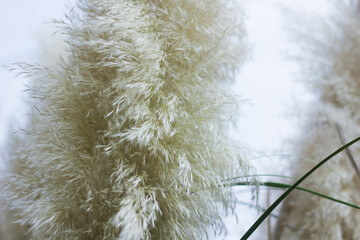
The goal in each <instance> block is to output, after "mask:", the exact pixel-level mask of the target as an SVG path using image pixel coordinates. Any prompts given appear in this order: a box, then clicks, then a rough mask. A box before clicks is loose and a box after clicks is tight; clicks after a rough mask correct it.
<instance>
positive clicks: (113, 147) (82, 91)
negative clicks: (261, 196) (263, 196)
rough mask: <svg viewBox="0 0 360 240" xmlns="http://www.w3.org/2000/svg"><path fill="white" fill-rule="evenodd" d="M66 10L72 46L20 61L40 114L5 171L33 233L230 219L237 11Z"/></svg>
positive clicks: (112, 232) (144, 235)
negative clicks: (56, 55)
mask: <svg viewBox="0 0 360 240" xmlns="http://www.w3.org/2000/svg"><path fill="white" fill-rule="evenodd" d="M66 19H67V20H66V21H58V22H57V23H58V24H59V26H60V28H59V30H60V32H62V33H63V34H64V37H65V39H66V43H67V51H68V53H67V56H66V59H63V60H61V61H60V63H59V64H58V65H57V66H55V67H52V66H49V67H45V66H42V65H37V64H18V65H19V66H20V69H21V70H20V71H21V72H22V73H23V74H25V75H26V76H28V77H29V78H30V79H31V83H30V88H29V94H30V96H31V104H32V105H34V106H36V111H38V121H36V123H34V124H32V127H31V128H29V130H26V131H25V143H24V144H23V145H22V147H21V148H18V150H17V151H16V153H15V154H13V156H12V160H11V161H10V163H9V167H8V169H9V170H8V173H7V174H6V176H5V177H4V178H3V180H2V192H3V195H4V199H5V200H6V206H8V208H9V209H11V210H12V211H16V212H17V214H18V216H19V223H21V224H22V225H24V226H27V227H28V232H29V235H30V237H31V238H32V239H126V240H138V239H160V240H161V239H201V238H203V237H204V235H205V234H206V232H207V230H208V227H209V226H210V227H212V228H213V229H214V231H216V232H220V231H222V230H223V227H224V226H223V223H222V221H221V218H220V216H219V214H218V211H217V208H216V204H215V200H216V199H220V200H222V202H223V204H224V206H225V208H232V207H233V205H231V204H230V203H229V201H228V200H229V199H230V198H232V197H233V194H232V192H231V189H229V188H224V187H222V186H221V181H222V180H223V179H225V178H228V177H232V176H234V175H235V174H244V173H245V172H246V171H247V169H248V165H247V164H246V162H245V161H243V160H242V159H241V158H240V154H239V150H238V148H236V147H235V146H234V144H232V143H231V142H230V140H229V139H228V137H227V134H226V127H225V126H226V124H225V120H228V119H230V118H232V116H234V114H236V113H237V105H236V102H237V99H236V98H235V97H234V96H233V95H232V94H231V92H230V91H229V86H228V85H229V83H231V82H232V79H233V77H234V74H235V73H236V71H237V68H238V65H239V64H240V63H241V61H242V60H243V59H244V52H245V45H244V41H243V36H244V30H243V27H242V23H241V20H239V19H238V18H236V17H235V14H234V11H233V10H231V9H230V7H229V5H228V4H227V3H225V1H221V0H151V1H150V0H145V1H130V0H116V1H114V0H79V2H78V4H77V6H76V7H74V8H73V9H72V11H71V12H70V13H69V15H68V16H67V17H66ZM236 19H237V20H236ZM13 166H20V168H19V167H13Z"/></svg>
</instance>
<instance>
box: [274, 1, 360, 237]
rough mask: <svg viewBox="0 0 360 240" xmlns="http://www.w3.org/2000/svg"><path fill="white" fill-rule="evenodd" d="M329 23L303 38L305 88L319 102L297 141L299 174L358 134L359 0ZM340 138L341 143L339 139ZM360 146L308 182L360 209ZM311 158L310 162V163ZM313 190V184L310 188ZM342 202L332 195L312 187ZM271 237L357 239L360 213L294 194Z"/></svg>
mask: <svg viewBox="0 0 360 240" xmlns="http://www.w3.org/2000/svg"><path fill="white" fill-rule="evenodd" d="M336 7H337V8H336V13H335V14H334V15H332V18H331V19H330V20H327V21H324V22H322V23H321V24H319V25H316V26H317V27H314V23H311V24H312V30H314V31H310V32H309V31H308V32H307V33H306V34H304V33H303V34H302V37H303V40H305V41H304V42H303V43H305V44H304V46H305V48H307V51H306V53H305V54H304V56H303V58H302V63H303V66H304V70H305V71H304V72H305V74H306V79H307V80H309V79H310V81H309V86H311V88H312V89H313V90H314V91H315V93H316V94H317V95H318V97H319V98H318V101H319V103H315V104H313V105H312V107H311V108H309V109H310V110H309V113H308V114H307V115H308V116H307V119H306V120H305V121H306V123H305V124H304V126H303V129H304V130H303V134H302V136H301V138H300V139H299V140H298V141H297V142H296V143H295V145H296V147H294V149H295V153H296V154H297V156H298V161H297V162H296V163H295V164H294V166H293V172H294V175H295V176H296V177H300V176H302V175H303V174H304V173H305V172H306V171H308V170H310V168H311V167H313V166H314V165H315V162H314V161H315V160H316V161H319V160H321V159H323V158H325V157H326V156H327V155H329V154H330V153H331V152H333V151H334V150H336V149H338V148H339V147H340V146H341V145H343V144H344V142H349V141H350V140H352V139H354V138H355V137H358V136H359V135H360V114H359V106H360V95H359V93H360V68H359V66H360V9H359V3H358V2H357V1H340V2H338V3H337V5H336ZM341 138H344V140H341ZM359 154H360V147H359V144H356V145H354V146H353V147H351V149H350V153H346V152H342V153H341V154H339V155H338V156H336V157H335V158H333V159H331V160H330V161H329V162H328V163H327V164H326V165H325V166H323V167H322V168H320V169H319V170H318V171H316V172H315V173H313V175H312V176H310V178H309V179H308V180H310V181H313V182H315V183H318V184H321V185H324V186H326V187H328V188H330V189H332V190H334V192H336V193H338V194H340V195H343V196H345V197H346V198H345V199H344V198H342V199H344V200H345V201H348V202H353V203H355V204H357V205H360V201H359V199H360V187H359V186H360V178H359V176H358V175H357V174H356V171H355V169H354V167H352V164H351V162H350V160H351V158H354V160H355V163H356V165H358V166H359V165H360V158H359V156H360V155H359ZM312 160H314V161H312ZM309 188H312V189H314V185H311V186H310V185H309ZM315 190H317V191H319V192H321V193H324V194H326V195H330V196H333V197H335V198H341V197H339V195H336V194H335V193H334V192H329V191H326V190H324V189H322V188H319V189H315ZM281 215H282V216H281V219H282V220H280V223H279V225H278V228H277V230H276V235H277V236H276V237H275V239H284V240H285V239H286V240H289V239H296V240H300V239H327V240H339V239H360V229H359V227H358V223H359V222H360V211H358V210H354V209H352V208H350V207H347V206H344V205H341V204H338V203H335V202H332V201H329V200H326V199H322V198H319V197H317V196H312V195H309V194H306V193H303V192H294V193H293V194H292V195H291V196H290V198H289V199H288V200H287V201H286V202H285V204H284V206H283V209H282V211H281ZM285 224H286V225H285Z"/></svg>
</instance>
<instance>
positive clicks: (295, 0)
mask: <svg viewBox="0 0 360 240" xmlns="http://www.w3.org/2000/svg"><path fill="white" fill-rule="evenodd" d="M69 2H74V0H72V1H65V0H51V1H49V0H31V1H30V0H0V32H1V37H0V66H2V65H9V64H11V63H14V62H18V61H24V62H29V63H33V62H36V61H38V59H39V53H40V46H41V44H43V43H44V42H45V43H46V42H48V41H50V40H47V39H51V37H50V36H49V33H50V32H51V31H50V30H49V29H50V27H49V26H48V25H47V24H44V23H45V22H49V21H51V20H52V19H55V18H58V19H59V18H62V17H63V15H64V13H66V12H67V8H66V7H65V3H69ZM239 2H240V3H242V5H243V6H244V12H245V14H246V21H245V23H246V28H247V31H248V42H249V43H250V46H251V49H252V51H251V52H250V54H249V60H248V61H247V63H245V64H244V65H243V67H242V71H241V74H240V75H239V76H238V81H237V83H236V84H235V86H234V89H235V91H236V92H237V93H238V94H239V95H241V96H242V97H243V98H245V99H247V100H248V102H249V103H248V104H247V105H246V106H243V108H242V112H243V116H241V118H240V120H239V131H238V132H237V133H232V136H233V137H234V138H236V139H238V140H240V141H241V143H242V144H244V145H246V146H248V147H249V148H251V149H252V152H251V154H250V156H251V158H254V159H253V160H252V161H251V162H252V163H253V165H254V166H255V167H256V168H257V169H258V172H259V173H279V172H282V173H286V172H287V171H286V169H287V168H288V167H289V165H290V163H289V162H287V161H286V160H285V159H280V158H278V157H265V156H266V155H271V154H279V153H281V154H284V153H285V154H291V153H289V152H288V150H287V149H286V144H284V143H286V142H287V140H288V139H291V138H293V137H294V136H296V134H297V132H298V128H297V126H296V125H297V123H296V121H294V119H292V118H290V117H289V113H291V112H292V111H294V109H293V108H294V107H296V106H303V105H304V104H306V102H307V101H308V99H310V98H311V95H310V94H309V93H308V92H307V91H306V89H305V88H304V87H303V86H302V84H301V82H299V81H297V80H298V79H299V77H300V76H301V75H300V74H299V67H298V66H297V64H296V63H295V62H293V61H290V60H289V59H287V57H286V54H291V53H292V52H293V51H298V49H296V45H295V44H294V43H292V42H290V41H289V38H288V35H289V33H288V32H286V31H285V27H286V25H287V24H288V23H289V22H290V21H289V19H287V17H288V15H286V14H284V12H287V11H288V10H285V9H286V8H284V7H288V8H289V9H295V10H296V11H303V12H304V13H307V12H309V13H316V14H321V15H324V16H326V14H328V12H329V9H330V7H329V4H328V1H325V0H239ZM304 17H306V14H304ZM50 46H51V44H50ZM55 48H56V44H55ZM50 49H51V47H50ZM55 50H56V49H55ZM25 82H26V80H24V79H23V78H22V77H17V78H15V77H14V73H9V72H8V71H6V70H3V69H0V147H1V148H3V149H6V148H7V142H6V136H7V134H8V133H9V132H10V131H12V130H10V129H11V128H13V129H15V130H16V129H17V128H19V126H21V122H23V119H24V115H25V113H26V111H25V108H24V102H23V100H24V98H25V93H24V92H23V89H24V88H23V85H24V83H25ZM257 157H260V158H257ZM242 189H245V190H246V189H249V187H246V188H242ZM261 192H265V191H264V190H262V191H261ZM263 195H264V194H261V198H260V203H261V204H262V205H263V206H264V203H265V199H264V197H263ZM239 196H240V198H241V200H243V201H246V202H250V200H249V199H247V198H248V194H246V193H245V194H242V195H239ZM273 200H274V199H272V201H273ZM265 206H266V205H265ZM237 213H238V217H239V221H238V223H237V222H236V220H235V218H234V217H228V218H226V220H225V221H226V224H227V226H228V231H229V235H228V236H227V237H226V239H228V240H232V239H240V237H241V236H242V235H243V234H244V233H245V231H246V230H247V229H248V228H249V227H250V225H251V224H252V223H253V222H254V221H255V220H256V218H257V217H258V216H259V214H258V213H257V212H256V210H253V209H249V208H248V207H247V206H241V205H239V207H238V209H237ZM272 222H273V224H274V222H275V221H274V220H273V219H272ZM214 239H219V238H214ZM250 239H259V240H262V239H267V236H266V229H265V230H264V229H262V231H258V232H257V233H256V234H254V235H253V237H251V238H250Z"/></svg>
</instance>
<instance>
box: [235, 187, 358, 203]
mask: <svg viewBox="0 0 360 240" xmlns="http://www.w3.org/2000/svg"><path fill="white" fill-rule="evenodd" d="M249 185H255V184H254V183H249V182H235V183H231V184H230V186H249ZM258 186H265V187H275V188H291V186H292V185H290V184H286V183H278V182H262V183H261V184H260V185H258ZM295 189H297V190H300V191H304V192H308V193H311V194H314V195H316V196H319V197H322V198H326V199H329V200H331V201H334V202H337V203H341V204H344V205H346V206H349V207H353V208H356V209H360V206H357V205H355V204H352V203H348V202H345V201H342V200H340V199H337V198H333V197H330V196H328V195H325V194H322V193H319V192H315V191H313V190H310V189H308V188H303V187H295Z"/></svg>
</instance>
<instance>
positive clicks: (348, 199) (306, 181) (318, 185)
mask: <svg viewBox="0 0 360 240" xmlns="http://www.w3.org/2000/svg"><path fill="white" fill-rule="evenodd" d="M256 176H257V177H279V178H287V179H294V180H296V179H297V178H295V177H290V176H284V175H277V174H257V175H246V176H239V177H234V178H229V179H227V180H226V181H230V180H235V179H239V178H247V177H256ZM304 183H308V184H311V185H315V186H317V187H319V188H322V189H324V190H327V191H329V192H331V193H333V194H335V195H337V196H339V197H342V198H344V199H346V200H347V201H350V202H351V203H353V204H355V203H354V202H353V200H352V199H350V198H348V197H346V196H344V195H342V194H340V193H338V192H336V191H334V190H332V189H331V188H328V187H326V186H324V185H321V184H317V183H315V182H312V181H308V180H305V181H304ZM253 185H256V184H253Z"/></svg>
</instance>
